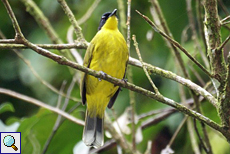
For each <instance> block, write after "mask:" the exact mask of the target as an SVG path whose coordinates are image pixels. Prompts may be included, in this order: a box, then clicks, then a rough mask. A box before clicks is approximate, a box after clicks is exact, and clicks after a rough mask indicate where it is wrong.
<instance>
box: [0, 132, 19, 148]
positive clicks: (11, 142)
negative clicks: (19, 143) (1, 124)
mask: <svg viewBox="0 0 230 154" xmlns="http://www.w3.org/2000/svg"><path fill="white" fill-rule="evenodd" d="M3 143H4V145H5V146H7V147H12V148H13V149H14V150H15V151H17V150H18V148H17V147H16V146H15V145H14V144H15V139H14V137H13V136H11V135H7V136H5V137H4V139H3Z"/></svg>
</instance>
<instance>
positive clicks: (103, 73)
mask: <svg viewBox="0 0 230 154" xmlns="http://www.w3.org/2000/svg"><path fill="white" fill-rule="evenodd" d="M99 72H100V74H101V75H102V76H103V77H105V76H106V75H107V74H106V73H105V72H103V71H99ZM98 80H99V81H101V78H98Z"/></svg>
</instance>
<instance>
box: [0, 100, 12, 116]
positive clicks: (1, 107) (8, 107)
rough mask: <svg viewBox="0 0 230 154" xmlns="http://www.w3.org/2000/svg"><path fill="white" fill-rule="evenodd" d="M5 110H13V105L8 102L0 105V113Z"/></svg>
mask: <svg viewBox="0 0 230 154" xmlns="http://www.w3.org/2000/svg"><path fill="white" fill-rule="evenodd" d="M6 111H11V112H14V111H15V110H14V106H13V105H12V104H11V103H9V102H6V103H3V104H1V105H0V114H1V113H3V112H6Z"/></svg>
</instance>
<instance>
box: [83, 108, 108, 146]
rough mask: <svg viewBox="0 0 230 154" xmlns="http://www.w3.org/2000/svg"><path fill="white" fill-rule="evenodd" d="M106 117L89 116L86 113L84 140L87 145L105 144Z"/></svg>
mask: <svg viewBox="0 0 230 154" xmlns="http://www.w3.org/2000/svg"><path fill="white" fill-rule="evenodd" d="M103 123H104V119H103V118H98V117H92V118H91V117H89V116H88V113H86V118H85V127H84V132H83V138H82V139H83V142H84V143H85V144H86V145H87V146H92V147H94V148H99V147H101V146H102V145H103V144H104V127H103Z"/></svg>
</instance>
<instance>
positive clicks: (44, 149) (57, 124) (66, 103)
mask: <svg viewBox="0 0 230 154" xmlns="http://www.w3.org/2000/svg"><path fill="white" fill-rule="evenodd" d="M75 83H76V79H75V76H74V77H73V79H72V82H71V83H70V86H69V88H68V90H67V97H70V95H71V92H72V90H73V87H74V85H75ZM68 103H69V99H68V98H66V99H65V102H64V104H63V106H62V109H61V110H62V111H65V109H66V107H67V105H68ZM61 120H62V116H61V115H58V117H57V119H56V122H55V124H54V126H53V130H52V132H51V134H50V136H49V138H48V139H47V141H46V143H45V145H44V148H43V154H45V153H46V151H47V149H48V147H49V145H50V142H51V140H52V138H53V136H54V135H55V133H56V132H57V130H58V128H59V126H60V124H61Z"/></svg>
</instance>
